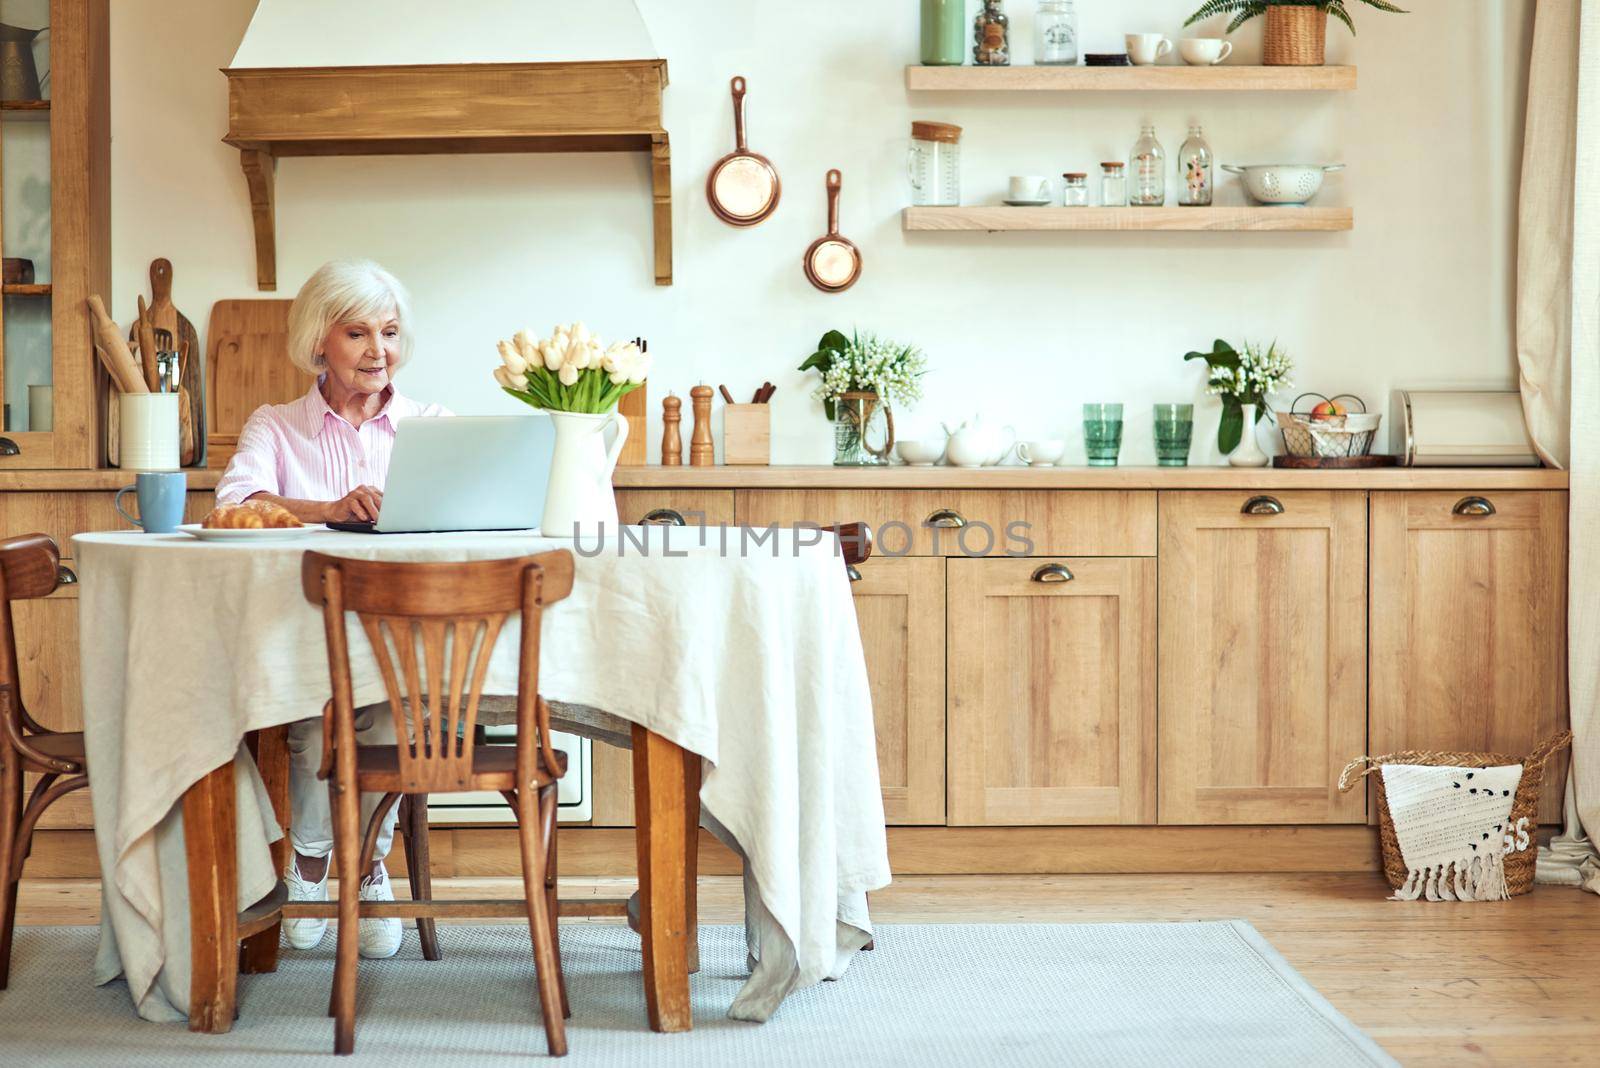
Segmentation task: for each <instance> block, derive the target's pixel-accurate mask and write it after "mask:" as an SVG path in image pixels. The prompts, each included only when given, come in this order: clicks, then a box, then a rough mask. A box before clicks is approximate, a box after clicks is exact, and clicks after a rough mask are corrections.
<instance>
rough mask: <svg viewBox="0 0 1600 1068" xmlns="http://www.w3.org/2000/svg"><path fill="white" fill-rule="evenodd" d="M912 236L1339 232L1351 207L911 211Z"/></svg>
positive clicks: (907, 225)
mask: <svg viewBox="0 0 1600 1068" xmlns="http://www.w3.org/2000/svg"><path fill="white" fill-rule="evenodd" d="M902 224H903V226H904V229H905V230H906V231H907V232H913V231H929V230H949V231H955V230H982V231H987V232H989V233H998V232H1001V231H1009V230H1023V231H1026V230H1035V231H1038V230H1052V231H1054V230H1101V231H1107V230H1136V231H1157V230H1167V231H1190V232H1198V231H1208V230H1215V231H1256V232H1266V231H1335V230H1350V229H1353V228H1354V227H1355V211H1354V209H1352V208H1249V207H1236V208H1054V207H1050V208H1011V207H1004V206H995V207H972V208H967V207H961V208H906V209H905V212H904V215H903V217H902Z"/></svg>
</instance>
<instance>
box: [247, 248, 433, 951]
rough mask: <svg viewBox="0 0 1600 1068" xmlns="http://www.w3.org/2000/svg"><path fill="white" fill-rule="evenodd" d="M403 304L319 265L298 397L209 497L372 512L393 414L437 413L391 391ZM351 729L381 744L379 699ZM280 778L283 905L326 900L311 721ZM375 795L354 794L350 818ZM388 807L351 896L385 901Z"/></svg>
mask: <svg viewBox="0 0 1600 1068" xmlns="http://www.w3.org/2000/svg"><path fill="white" fill-rule="evenodd" d="M411 348H412V338H411V309H410V305H409V302H408V300H407V297H406V291H405V288H404V287H403V286H401V285H400V283H399V281H398V280H396V279H395V277H394V276H393V275H392V274H390V273H389V272H388V271H386V270H384V269H383V268H382V267H380V266H378V265H377V264H376V263H372V262H369V261H355V260H341V261H335V262H332V263H326V264H324V265H323V266H322V267H321V268H319V269H318V270H317V272H316V273H315V274H313V275H312V276H311V277H310V278H309V279H308V280H307V281H306V284H305V285H304V286H302V287H301V288H300V293H299V295H297V296H296V297H295V300H294V305H293V307H291V308H290V309H289V359H290V361H291V362H292V363H293V364H294V365H295V366H296V367H298V368H300V369H301V370H303V371H305V372H306V373H307V374H312V375H315V376H316V377H317V381H316V384H315V385H313V386H312V387H311V389H310V390H308V391H307V392H306V395H305V396H304V397H301V398H300V399H299V400H297V401H294V402H293V403H290V404H271V405H263V406H262V407H260V408H257V409H256V410H255V412H254V413H253V414H251V416H250V418H249V419H248V420H247V421H246V422H245V425H244V430H243V431H242V432H241V433H240V435H239V449H238V452H236V453H235V454H234V457H233V460H232V461H231V462H230V463H229V464H228V470H227V472H226V473H225V474H224V475H223V476H222V481H221V482H220V483H218V485H217V503H219V504H236V503H238V502H240V501H246V500H252V499H261V500H268V501H274V502H276V503H278V504H281V505H283V506H284V507H285V508H287V509H289V511H291V512H293V513H294V514H295V515H296V516H297V517H299V518H300V519H301V520H302V521H304V522H308V523H325V522H329V521H336V520H348V519H355V520H372V519H377V518H378V506H379V504H380V503H382V501H383V483H384V480H385V478H386V477H387V476H388V473H389V455H390V453H391V452H392V451H393V449H394V431H395V427H394V424H395V420H397V419H402V418H406V417H408V416H439V415H449V414H450V413H449V412H447V411H446V410H445V409H443V408H441V407H439V406H438V405H437V404H430V405H423V404H419V403H417V402H416V401H413V400H409V399H407V398H405V397H403V396H401V395H400V394H399V393H398V392H396V391H395V388H394V376H395V374H396V373H397V372H398V371H399V370H400V368H401V367H402V366H404V365H405V362H406V361H407V360H408V359H409V358H410V356H411ZM356 737H357V740H358V741H359V742H361V743H364V744H368V745H385V744H388V745H392V744H393V743H394V724H393V721H392V720H391V719H390V717H389V714H388V707H387V706H386V705H385V706H381V707H375V708H367V709H363V710H361V711H360V713H359V714H358V716H357V720H356ZM289 752H290V760H291V764H290V772H289V786H290V794H291V796H292V799H293V800H292V803H293V807H294V814H293V818H292V820H291V826H290V829H289V837H290V840H291V841H292V843H293V845H294V854H295V855H294V859H293V861H292V863H291V864H290V866H289V870H288V872H287V873H285V875H286V877H285V881H286V882H287V883H288V888H289V899H290V900H291V901H326V900H327V899H328V857H329V854H331V853H332V852H333V820H332V814H331V812H330V811H329V805H328V789H327V784H326V783H323V782H320V781H319V780H318V779H317V769H318V766H319V764H320V763H321V757H322V721H321V720H320V718H319V719H307V720H302V721H300V722H299V723H295V724H293V725H291V726H290V728H289ZM378 800H379V797H378V795H376V794H366V795H363V797H362V799H361V801H362V809H363V812H362V825H363V826H365V825H366V821H367V820H368V819H369V818H371V815H372V812H373V810H374V809H375V808H376V806H377V802H378ZM395 818H396V810H395V809H393V808H391V809H390V811H389V815H388V817H387V818H386V819H385V821H384V824H383V827H382V828H381V830H380V832H379V835H378V848H377V853H376V854H375V856H376V861H375V863H374V864H373V868H372V871H371V873H370V874H368V875H367V876H366V878H364V879H363V880H362V882H361V898H362V900H366V901H392V900H394V892H393V890H392V889H391V887H390V885H389V875H388V872H387V871H386V870H385V868H384V864H383V860H384V857H386V856H387V855H388V853H389V846H390V844H391V843H392V841H393V837H394V825H395ZM283 928H284V933H285V934H286V935H287V936H288V939H289V944H290V945H291V946H293V947H294V948H296V949H311V948H312V947H314V946H316V945H317V944H318V943H319V942H321V941H322V936H323V934H324V933H325V932H326V931H327V928H328V923H327V921H326V920H308V919H293V920H286V921H284V925H283ZM400 936H401V924H400V921H399V920H397V919H383V920H362V921H361V931H360V946H361V955H362V956H364V957H391V956H393V955H394V954H395V953H396V952H397V951H398V950H399V948H400Z"/></svg>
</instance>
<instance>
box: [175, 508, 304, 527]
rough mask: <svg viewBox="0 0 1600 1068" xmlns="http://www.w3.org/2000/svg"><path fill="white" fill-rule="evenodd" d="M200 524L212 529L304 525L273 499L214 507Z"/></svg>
mask: <svg viewBox="0 0 1600 1068" xmlns="http://www.w3.org/2000/svg"><path fill="white" fill-rule="evenodd" d="M200 525H201V526H202V527H206V528H207V529H211V530H262V529H265V528H269V527H270V528H284V527H298V526H302V525H303V524H301V522H300V520H298V519H296V518H295V517H294V513H293V512H290V511H289V509H287V508H285V507H283V505H281V504H273V503H272V502H271V501H246V502H245V503H243V504H222V505H218V506H217V507H215V508H213V509H212V510H211V512H210V514H209V515H207V516H206V517H205V519H204V520H202V521H201V523H200Z"/></svg>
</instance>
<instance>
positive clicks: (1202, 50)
mask: <svg viewBox="0 0 1600 1068" xmlns="http://www.w3.org/2000/svg"><path fill="white" fill-rule="evenodd" d="M1178 55H1180V56H1182V57H1183V61H1184V62H1185V63H1187V64H1189V66H1191V67H1214V66H1216V65H1217V64H1218V63H1221V62H1222V61H1223V60H1225V59H1227V58H1228V57H1229V56H1231V55H1233V42H1232V41H1224V40H1222V38H1220V37H1185V38H1184V39H1183V40H1182V41H1179V42H1178Z"/></svg>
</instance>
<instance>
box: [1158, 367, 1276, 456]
mask: <svg viewBox="0 0 1600 1068" xmlns="http://www.w3.org/2000/svg"><path fill="white" fill-rule="evenodd" d="M1183 358H1184V359H1185V360H1204V361H1206V366H1207V368H1208V369H1209V374H1208V375H1207V377H1206V392H1207V393H1209V394H1211V395H1212V396H1213V397H1221V398H1222V422H1221V423H1219V424H1218V426H1217V449H1218V450H1219V451H1221V452H1224V453H1229V452H1232V451H1233V450H1234V449H1236V448H1238V446H1239V441H1240V439H1241V438H1242V437H1243V436H1244V405H1246V404H1251V405H1255V421H1256V422H1258V423H1259V422H1261V421H1262V420H1264V419H1266V418H1267V408H1268V404H1267V400H1268V398H1269V397H1271V396H1272V395H1273V394H1274V393H1278V392H1281V391H1283V390H1286V389H1292V388H1293V387H1294V383H1293V382H1291V381H1290V380H1289V373H1290V372H1291V371H1293V370H1294V361H1293V360H1291V359H1290V358H1289V354H1288V353H1287V352H1285V351H1283V350H1282V349H1280V348H1278V343H1277V342H1276V341H1274V342H1273V343H1272V344H1270V345H1268V346H1266V347H1265V348H1263V347H1262V346H1261V345H1259V344H1257V343H1255V342H1250V341H1247V342H1245V345H1244V351H1242V352H1241V351H1238V350H1236V349H1235V348H1234V347H1233V346H1232V345H1230V344H1228V343H1227V342H1226V341H1222V340H1220V339H1219V340H1218V341H1216V342H1215V343H1214V344H1213V345H1212V346H1211V351H1210V352H1190V353H1186V354H1185V355H1184V357H1183Z"/></svg>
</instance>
